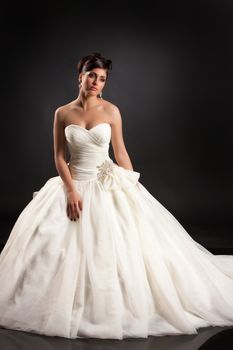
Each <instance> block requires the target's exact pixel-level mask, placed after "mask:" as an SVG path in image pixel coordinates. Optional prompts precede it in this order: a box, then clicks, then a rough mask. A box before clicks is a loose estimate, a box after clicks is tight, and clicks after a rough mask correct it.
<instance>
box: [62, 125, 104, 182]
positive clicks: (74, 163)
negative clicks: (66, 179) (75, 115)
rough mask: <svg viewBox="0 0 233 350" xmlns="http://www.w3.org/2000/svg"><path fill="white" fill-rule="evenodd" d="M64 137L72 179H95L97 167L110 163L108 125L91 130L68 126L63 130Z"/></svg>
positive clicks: (97, 126)
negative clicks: (106, 162)
mask: <svg viewBox="0 0 233 350" xmlns="http://www.w3.org/2000/svg"><path fill="white" fill-rule="evenodd" d="M65 137H66V141H67V147H68V150H69V153H70V161H69V163H68V166H69V169H70V172H71V176H72V178H73V179H76V180H89V179H92V178H96V175H97V172H98V166H100V165H101V164H102V163H103V162H104V161H105V160H110V161H111V158H110V157H109V145H110V140H111V126H110V124H108V123H100V124H97V125H96V126H94V127H93V128H91V129H85V128H83V127H81V126H79V125H77V124H70V125H68V126H66V128H65Z"/></svg>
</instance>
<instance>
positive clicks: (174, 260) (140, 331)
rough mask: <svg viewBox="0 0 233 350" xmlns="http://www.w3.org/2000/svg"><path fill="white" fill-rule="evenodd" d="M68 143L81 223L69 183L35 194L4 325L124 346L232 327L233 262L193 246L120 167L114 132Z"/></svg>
mask: <svg viewBox="0 0 233 350" xmlns="http://www.w3.org/2000/svg"><path fill="white" fill-rule="evenodd" d="M65 137H66V141H67V146H68V149H69V153H70V161H69V163H68V166H69V169H70V172H71V175H72V178H73V182H74V184H75V187H76V189H77V191H78V192H79V193H80V194H81V197H82V200H83V209H82V211H81V215H80V218H79V219H77V220H76V221H71V220H70V218H69V217H68V216H67V214H66V205H67V197H66V188H65V185H64V183H63V181H62V179H61V177H60V176H55V177H52V178H50V179H48V181H47V182H46V183H45V184H44V185H43V187H42V188H41V189H40V190H38V191H37V192H34V193H33V196H32V200H31V201H30V202H29V203H28V204H27V206H26V207H25V208H24V210H23V211H22V212H21V214H20V215H19V217H18V219H17V221H16V222H15V224H14V226H13V228H12V231H11V233H10V235H9V238H8V240H7V242H6V244H5V246H4V248H3V250H2V252H1V254H0V326H1V327H3V328H9V329H16V330H23V331H27V332H33V333H38V334H44V335H48V336H60V337H65V338H85V337H94V338H109V339H123V338H127V337H143V338H146V337H148V336H149V335H154V336H163V335H180V334H197V333H198V331H197V329H198V328H201V327H207V326H228V325H233V256H230V255H214V254H212V253H211V252H209V251H208V250H207V249H205V248H204V247H203V246H202V245H200V244H199V243H198V242H196V241H195V240H193V239H192V238H191V236H190V235H189V234H188V233H187V232H186V230H185V229H184V228H183V227H182V225H181V224H180V223H179V222H178V221H177V220H176V219H175V217H174V216H173V215H172V214H171V213H170V212H169V211H168V210H167V209H166V208H165V207H164V206H163V205H162V204H161V203H160V202H159V201H158V200H156V199H155V198H154V197H153V196H152V195H151V194H150V193H149V191H148V190H147V189H146V188H145V187H144V186H143V185H142V184H141V183H140V182H139V177H140V173H139V172H137V171H132V170H127V169H125V168H123V167H121V166H119V165H117V164H116V163H115V162H113V160H112V159H111V158H110V157H109V144H110V139H111V126H110V125H109V124H108V123H101V124H98V125H96V126H95V127H93V128H91V129H89V130H87V129H85V128H83V127H81V126H78V125H76V124H70V125H68V126H67V127H66V128H65Z"/></svg>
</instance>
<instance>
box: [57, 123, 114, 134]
mask: <svg viewBox="0 0 233 350" xmlns="http://www.w3.org/2000/svg"><path fill="white" fill-rule="evenodd" d="M104 124H107V125H109V126H110V127H111V125H110V124H109V123H105V122H103V123H99V124H96V125H94V126H93V127H92V128H90V129H87V128H84V127H83V126H80V125H78V124H73V123H71V124H69V125H67V126H66V127H65V129H67V128H68V127H69V126H76V127H78V128H80V129H83V130H85V131H86V132H90V131H91V130H93V129H95V128H96V127H97V126H100V125H104ZM65 129H64V130H65Z"/></svg>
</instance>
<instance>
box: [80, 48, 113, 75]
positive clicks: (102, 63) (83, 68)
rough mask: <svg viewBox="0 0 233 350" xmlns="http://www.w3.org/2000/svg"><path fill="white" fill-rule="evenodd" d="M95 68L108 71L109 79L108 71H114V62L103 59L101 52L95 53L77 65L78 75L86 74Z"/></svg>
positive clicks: (82, 59)
mask: <svg viewBox="0 0 233 350" xmlns="http://www.w3.org/2000/svg"><path fill="white" fill-rule="evenodd" d="M93 68H103V69H106V74H107V77H108V71H109V70H110V69H112V61H111V60H109V59H106V58H104V57H102V56H101V54H100V53H99V52H93V53H92V54H90V55H87V56H85V57H82V58H81V59H80V61H79V62H78V64H77V69H78V74H80V73H85V72H87V71H90V70H92V69H93Z"/></svg>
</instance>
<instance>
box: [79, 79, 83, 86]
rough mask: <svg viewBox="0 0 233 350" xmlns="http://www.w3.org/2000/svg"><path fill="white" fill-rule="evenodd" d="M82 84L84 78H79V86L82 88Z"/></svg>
mask: <svg viewBox="0 0 233 350" xmlns="http://www.w3.org/2000/svg"><path fill="white" fill-rule="evenodd" d="M81 86H82V80H81V79H80V80H79V88H81Z"/></svg>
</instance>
